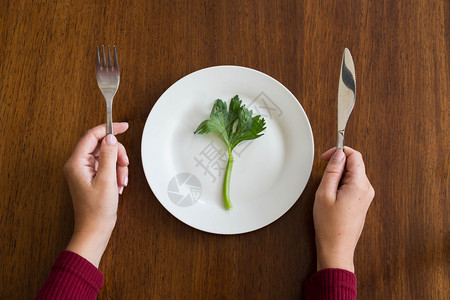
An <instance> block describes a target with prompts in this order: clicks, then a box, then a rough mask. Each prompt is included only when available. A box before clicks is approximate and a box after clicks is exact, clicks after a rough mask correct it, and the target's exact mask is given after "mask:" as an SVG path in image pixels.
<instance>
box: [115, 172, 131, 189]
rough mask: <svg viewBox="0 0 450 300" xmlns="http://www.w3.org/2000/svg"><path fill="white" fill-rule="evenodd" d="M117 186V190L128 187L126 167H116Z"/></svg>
mask: <svg viewBox="0 0 450 300" xmlns="http://www.w3.org/2000/svg"><path fill="white" fill-rule="evenodd" d="M117 185H118V187H119V190H120V189H121V188H122V187H126V186H128V167H117Z"/></svg>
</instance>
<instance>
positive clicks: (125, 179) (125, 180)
mask: <svg viewBox="0 0 450 300" xmlns="http://www.w3.org/2000/svg"><path fill="white" fill-rule="evenodd" d="M123 185H124V186H128V176H126V177H125V178H124V180H123Z"/></svg>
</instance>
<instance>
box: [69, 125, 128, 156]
mask: <svg viewBox="0 0 450 300" xmlns="http://www.w3.org/2000/svg"><path fill="white" fill-rule="evenodd" d="M113 127H114V129H113V130H114V132H115V133H116V134H121V133H123V132H125V131H126V130H127V129H128V123H127V122H122V123H113ZM105 135H106V124H102V125H98V126H96V127H94V128H91V129H89V130H88V131H87V132H86V134H85V135H84V136H83V137H82V138H81V140H80V141H79V142H78V144H77V146H76V147H75V150H74V151H73V154H74V155H75V156H82V155H85V154H91V153H93V152H95V150H96V148H97V146H98V143H99V142H100V141H101V139H103V138H104V137H105Z"/></svg>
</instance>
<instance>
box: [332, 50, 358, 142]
mask: <svg viewBox="0 0 450 300" xmlns="http://www.w3.org/2000/svg"><path fill="white" fill-rule="evenodd" d="M355 101H356V75H355V65H354V63H353V58H352V55H351V54H350V50H348V49H347V48H345V49H344V53H343V54H342V61H341V71H340V75H339V88H338V111H337V127H338V128H337V146H336V150H338V149H343V148H344V134H345V126H346V125H347V121H348V118H349V117H350V114H351V113H352V110H353V106H354V105H355Z"/></svg>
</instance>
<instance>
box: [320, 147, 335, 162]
mask: <svg viewBox="0 0 450 300" xmlns="http://www.w3.org/2000/svg"><path fill="white" fill-rule="evenodd" d="M335 151H336V147H333V148H331V149H328V150H327V151H325V152H324V153H323V154H322V155H321V156H320V157H321V158H322V159H324V160H326V161H329V160H330V158H331V156H332V155H333V153H334V152H335Z"/></svg>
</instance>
